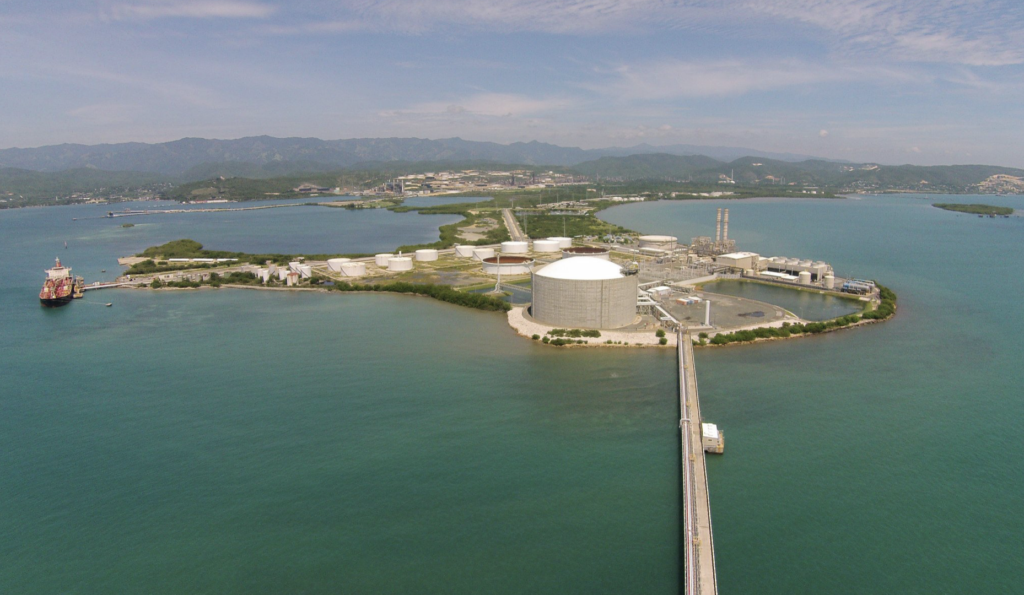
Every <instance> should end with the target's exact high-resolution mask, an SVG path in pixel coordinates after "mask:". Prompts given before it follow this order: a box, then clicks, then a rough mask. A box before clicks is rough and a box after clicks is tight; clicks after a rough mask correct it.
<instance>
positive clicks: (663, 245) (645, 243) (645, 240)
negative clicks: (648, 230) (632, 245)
mask: <svg viewBox="0 0 1024 595" xmlns="http://www.w3.org/2000/svg"><path fill="white" fill-rule="evenodd" d="M638 239H639V241H640V247H641V248H654V249H655V250H675V249H676V244H677V243H678V242H679V238H677V237H675V236H640V237H639V238H638Z"/></svg>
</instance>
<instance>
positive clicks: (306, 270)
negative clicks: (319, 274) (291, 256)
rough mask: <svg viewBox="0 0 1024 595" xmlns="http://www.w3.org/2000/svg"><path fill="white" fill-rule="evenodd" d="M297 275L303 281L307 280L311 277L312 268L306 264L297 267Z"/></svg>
mask: <svg viewBox="0 0 1024 595" xmlns="http://www.w3.org/2000/svg"><path fill="white" fill-rule="evenodd" d="M299 275H300V276H301V277H302V278H303V279H309V278H310V277H312V276H313V267H311V266H309V265H308V264H302V265H299Z"/></svg>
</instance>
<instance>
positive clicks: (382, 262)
mask: <svg viewBox="0 0 1024 595" xmlns="http://www.w3.org/2000/svg"><path fill="white" fill-rule="evenodd" d="M393 256H394V254H378V255H376V256H374V257H373V262H374V264H376V265H377V266H379V267H386V266H388V261H389V260H391V258H392V257H393Z"/></svg>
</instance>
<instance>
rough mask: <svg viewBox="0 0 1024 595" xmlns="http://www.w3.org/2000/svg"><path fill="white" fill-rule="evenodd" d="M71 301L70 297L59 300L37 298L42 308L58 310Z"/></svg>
mask: <svg viewBox="0 0 1024 595" xmlns="http://www.w3.org/2000/svg"><path fill="white" fill-rule="evenodd" d="M71 300H72V297H71V296H70V295H69V296H66V297H59V298H39V303H40V304H42V305H43V307H44V308H59V307H61V306H66V305H68V304H70V303H71Z"/></svg>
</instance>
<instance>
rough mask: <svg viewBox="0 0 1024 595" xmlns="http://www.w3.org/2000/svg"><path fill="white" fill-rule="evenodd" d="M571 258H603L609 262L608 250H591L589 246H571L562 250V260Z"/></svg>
mask: <svg viewBox="0 0 1024 595" xmlns="http://www.w3.org/2000/svg"><path fill="white" fill-rule="evenodd" d="M573 256H592V257H594V258H603V259H604V260H611V257H610V256H608V250H606V249H604V248H591V247H590V246H572V247H570V248H563V249H562V258H571V257H573Z"/></svg>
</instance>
